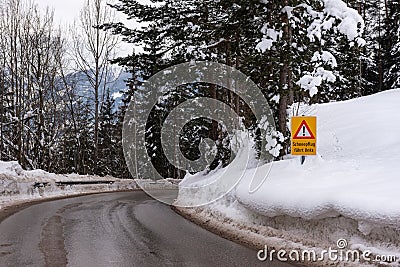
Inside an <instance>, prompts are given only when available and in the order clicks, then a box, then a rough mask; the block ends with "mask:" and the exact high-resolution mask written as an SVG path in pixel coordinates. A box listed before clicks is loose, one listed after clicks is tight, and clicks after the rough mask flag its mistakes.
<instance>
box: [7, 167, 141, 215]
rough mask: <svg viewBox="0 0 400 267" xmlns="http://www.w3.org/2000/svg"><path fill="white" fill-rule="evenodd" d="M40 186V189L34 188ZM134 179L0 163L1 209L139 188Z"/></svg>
mask: <svg viewBox="0 0 400 267" xmlns="http://www.w3.org/2000/svg"><path fill="white" fill-rule="evenodd" d="M93 180H95V181H111V182H113V183H106V184H87V185H61V186H60V185H57V184H56V182H66V181H69V182H71V181H93ZM35 183H37V184H38V185H39V186H37V187H35V186H34V184H35ZM137 188H138V186H137V183H136V182H135V181H134V180H128V179H117V178H114V177H110V176H106V177H99V176H94V175H78V174H67V175H61V174H54V173H48V172H45V171H43V170H33V171H25V170H23V169H22V167H21V166H20V165H19V164H18V162H14V161H12V162H3V161H0V210H1V209H2V208H4V207H6V206H11V205H15V204H16V203H21V202H26V201H31V200H35V199H46V198H52V197H60V196H70V195H79V194H87V193H98V192H112V191H119V190H132V189H137Z"/></svg>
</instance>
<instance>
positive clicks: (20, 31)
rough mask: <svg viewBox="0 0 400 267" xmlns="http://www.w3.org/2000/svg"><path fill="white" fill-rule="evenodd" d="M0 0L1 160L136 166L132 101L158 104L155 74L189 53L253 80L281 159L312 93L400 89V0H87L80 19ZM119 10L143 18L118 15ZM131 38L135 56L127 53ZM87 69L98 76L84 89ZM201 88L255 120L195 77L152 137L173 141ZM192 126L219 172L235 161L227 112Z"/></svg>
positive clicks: (165, 166)
mask: <svg viewBox="0 0 400 267" xmlns="http://www.w3.org/2000/svg"><path fill="white" fill-rule="evenodd" d="M0 6H1V7H2V8H1V9H0V13H1V14H0V153H1V154H0V160H2V161H18V162H19V163H20V164H21V165H22V166H23V167H24V168H26V169H43V170H46V171H50V172H54V173H79V174H98V175H112V176H115V177H121V178H129V177H131V176H132V174H131V173H130V172H129V170H128V168H127V166H126V163H125V157H124V151H123V145H122V144H123V140H122V129H123V124H124V116H125V112H126V110H127V109H128V106H129V104H130V102H131V101H133V100H134V101H146V95H147V94H150V93H151V92H146V91H144V90H143V89H144V87H143V86H142V85H143V83H144V82H146V80H148V79H150V77H152V76H153V75H154V74H156V73H158V72H159V71H162V70H164V69H165V68H168V67H170V66H174V65H177V64H181V63H185V62H191V61H211V62H218V63H222V64H226V65H228V66H231V67H234V68H235V69H237V70H239V71H241V72H242V73H244V74H245V75H246V76H248V77H250V78H251V80H252V81H253V82H254V83H255V84H256V85H257V86H258V88H259V90H260V91H261V93H262V95H263V96H264V97H265V99H266V100H267V102H268V104H269V106H270V107H271V109H272V111H273V117H274V120H275V124H276V129H277V133H276V135H277V136H278V137H279V138H277V144H276V146H278V147H279V153H277V154H274V155H273V156H274V157H275V158H276V159H280V158H282V157H283V156H284V155H286V154H288V153H289V151H290V147H289V146H290V142H289V141H290V132H289V129H288V127H287V125H288V120H289V117H290V116H291V115H295V114H290V111H291V110H293V107H294V106H296V105H298V104H299V103H302V104H306V105H312V104H316V103H327V102H334V101H343V100H349V99H353V98H357V97H360V96H366V95H371V94H374V93H377V92H381V91H385V90H390V89H394V88H399V87H400V3H399V1H396V0H378V1H371V0H364V1H360V0H357V1H356V0H354V1H353V0H349V1H342V0H307V1H305V0H283V1H267V0H246V1H244V0H217V1H215V0H213V1H210V0H203V1H193V0H179V1H177V0H163V1H158V0H151V1H150V2H143V1H133V0H119V1H116V3H113V4H107V1H104V0H87V1H85V7H84V8H83V9H82V10H81V13H80V17H79V20H77V21H76V24H75V25H73V26H72V27H70V29H68V30H66V29H65V27H64V26H65V25H57V24H56V22H55V19H54V15H53V12H52V11H51V10H47V12H41V11H39V9H38V7H37V5H36V4H35V2H34V1H24V0H0ZM116 13H121V14H125V15H126V16H127V17H128V19H129V20H131V21H135V22H136V23H137V24H138V25H140V26H138V27H136V28H131V27H129V26H127V25H125V24H124V23H122V22H117V21H116V20H115V14H116ZM121 42H124V43H128V44H129V45H130V46H131V47H132V52H131V54H129V55H126V56H119V55H117V53H116V49H117V46H118V44H119V43H121ZM117 67H118V68H121V67H122V69H123V70H124V71H126V72H129V73H130V74H131V75H130V76H131V78H130V79H128V80H126V86H125V87H124V88H121V94H122V95H123V101H122V104H119V105H117V104H116V103H115V99H114V98H113V97H112V96H111V95H110V92H109V88H108V86H109V84H110V83H111V82H112V81H113V80H114V79H115V76H116V75H117V74H116V72H117V71H116V69H118V68H117ZM82 79H83V80H85V81H87V82H88V84H89V85H88V86H82ZM193 88H196V89H195V90H193ZM193 92H195V93H193ZM196 96H197V97H198V96H207V97H210V98H213V99H216V100H219V101H222V102H225V103H228V104H229V105H230V106H231V108H232V109H233V110H235V111H236V112H237V113H239V114H240V115H241V116H243V117H245V118H246V116H247V117H249V115H248V112H247V111H246V107H245V105H244V103H242V102H241V100H240V99H238V98H237V96H234V95H231V94H230V93H229V92H227V91H226V90H224V89H223V88H218V87H216V86H213V85H210V84H198V85H190V86H189V85H183V86H181V87H179V88H177V89H176V90H175V91H174V93H172V94H170V95H168V97H166V98H165V100H164V102H163V103H160V104H159V109H157V110H158V111H157V112H155V113H154V114H152V116H150V117H149V124H148V126H147V128H148V129H151V130H150V132H151V134H149V135H147V139H146V142H147V143H146V144H138V145H142V146H146V147H147V149H148V150H156V149H157V147H160V144H159V143H160V140H159V135H158V134H157V133H159V132H160V130H161V129H160V127H161V125H162V121H163V118H165V116H166V114H168V113H169V112H171V110H172V109H173V108H174V107H175V106H176V105H177V103H181V102H183V101H185V100H187V99H190V98H193V97H196ZM138 112H139V113H140V110H139V111H138ZM250 117H251V116H250ZM249 121H251V119H249ZM251 124H252V123H251V122H249V127H250V128H251V126H252V125H251ZM187 126H188V127H185V128H184V129H183V131H182V132H181V133H180V134H181V138H180V140H181V141H182V144H180V148H181V150H182V152H183V154H184V155H186V156H187V157H189V158H193V159H196V158H198V157H199V153H200V151H199V150H198V148H197V145H198V144H199V142H200V141H201V139H202V138H205V137H210V138H211V139H212V140H214V141H215V142H216V144H217V148H218V156H217V157H216V158H215V160H214V161H213V162H211V163H210V165H209V169H210V170H211V169H214V168H217V167H218V166H221V165H226V164H228V163H229V159H230V153H229V151H228V149H227V147H226V146H225V143H224V142H223V139H224V138H225V137H226V136H224V134H223V133H221V129H220V127H218V125H216V123H215V121H212V120H207V119H203V120H197V121H194V122H192V123H191V124H187ZM253 126H254V125H253ZM174 134H176V133H174ZM255 135H256V134H255ZM255 138H256V137H255ZM259 149H261V150H262V149H263V148H259ZM149 155H150V157H151V158H152V163H153V164H155V165H157V167H156V168H157V170H158V171H159V172H160V173H161V174H162V176H164V177H168V178H169V177H170V178H182V177H183V176H184V173H183V172H182V171H181V170H179V169H177V168H175V167H173V166H170V165H171V164H169V163H168V160H167V159H166V158H165V156H163V155H162V151H159V150H158V151H156V152H155V153H149ZM137 164H139V165H145V164H148V163H146V162H138V163H137Z"/></svg>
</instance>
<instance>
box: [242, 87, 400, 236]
mask: <svg viewBox="0 0 400 267" xmlns="http://www.w3.org/2000/svg"><path fill="white" fill-rule="evenodd" d="M399 103H400V90H392V91H388V92H383V93H380V94H377V95H373V96H368V97H363V98H358V99H354V100H351V101H345V102H339V103H330V104H324V105H316V106H315V107H314V111H313V113H314V114H313V115H316V116H317V118H318V122H317V125H318V126H317V127H318V129H317V131H318V138H317V142H318V144H317V145H318V156H317V157H308V158H307V160H306V162H305V164H304V165H303V166H301V165H300V163H299V159H298V158H297V157H296V158H291V159H287V160H284V161H279V162H274V163H273V165H272V168H271V172H270V175H269V176H268V179H267V181H266V182H265V183H264V184H263V185H262V186H261V188H260V189H259V190H258V191H256V192H255V193H249V190H248V188H249V184H250V180H251V177H245V178H244V179H242V182H241V183H240V184H239V186H238V187H237V190H236V197H237V199H238V200H239V202H240V203H241V204H243V205H244V206H246V207H247V208H249V209H251V210H253V211H255V212H257V213H260V214H262V215H265V216H268V217H275V216H280V215H288V216H291V217H300V218H304V219H321V218H329V217H336V216H339V215H343V216H346V217H348V218H352V219H354V220H357V221H359V222H360V223H361V224H363V225H365V224H366V223H370V224H371V227H372V226H373V224H379V225H386V226H391V227H396V228H399V229H400V197H399V194H398V192H399V190H400V164H399V162H400V152H399V151H400V135H399V132H400V126H399V123H400V106H399ZM307 115H308V114H307ZM261 168H265V172H262V173H267V171H268V170H269V166H263V167H261ZM369 228H370V227H360V230H362V231H365V234H368V232H369Z"/></svg>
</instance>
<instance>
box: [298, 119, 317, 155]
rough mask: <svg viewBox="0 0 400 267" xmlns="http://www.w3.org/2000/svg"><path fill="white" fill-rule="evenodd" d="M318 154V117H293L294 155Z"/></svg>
mask: <svg viewBox="0 0 400 267" xmlns="http://www.w3.org/2000/svg"><path fill="white" fill-rule="evenodd" d="M316 154H317V117H292V155H296V156H307V155H316Z"/></svg>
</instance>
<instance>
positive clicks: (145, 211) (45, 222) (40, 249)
mask: <svg viewBox="0 0 400 267" xmlns="http://www.w3.org/2000/svg"><path fill="white" fill-rule="evenodd" d="M0 266H13V267H18V266H57V267H59V266H60V267H61V266H85V267H86V266H96V267H98V266H118V267H123V266H140V267H146V266H155V267H156V266H157V267H158V266H190V267H195V266H207V267H211V266H221V267H222V266H291V265H289V264H280V263H279V262H277V261H274V262H272V263H269V264H268V263H267V262H259V261H258V260H257V256H256V252H255V251H253V250H250V249H248V248H245V247H243V246H241V245H238V244H235V243H233V242H231V241H228V240H225V239H223V238H221V237H219V236H217V235H214V234H212V233H210V232H208V231H206V230H204V229H202V228H200V227H199V226H197V225H195V224H193V223H191V222H189V221H187V220H185V219H183V218H182V217H180V216H179V215H177V214H176V213H175V212H173V211H172V210H171V209H170V208H169V207H168V206H166V205H163V204H161V203H159V202H157V201H155V200H153V199H151V198H149V197H148V196H147V195H145V194H144V193H143V192H139V191H138V192H125V193H110V194H100V195H91V196H83V197H76V198H69V199H63V200H56V201H51V202H44V203H41V204H36V205H33V206H30V207H28V208H26V209H23V210H22V211H19V212H18V213H15V214H14V215H12V216H10V217H9V218H7V219H6V220H4V221H3V222H2V223H1V224H0Z"/></svg>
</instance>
